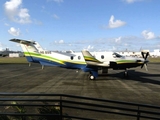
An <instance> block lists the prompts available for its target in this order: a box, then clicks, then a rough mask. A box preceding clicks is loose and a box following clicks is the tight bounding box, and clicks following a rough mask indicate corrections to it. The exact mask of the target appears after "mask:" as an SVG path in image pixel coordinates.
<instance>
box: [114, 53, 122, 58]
mask: <svg viewBox="0 0 160 120" xmlns="http://www.w3.org/2000/svg"><path fill="white" fill-rule="evenodd" d="M112 55H113V57H117V58H120V57H123V56H122V55H120V54H118V53H113V54H112Z"/></svg>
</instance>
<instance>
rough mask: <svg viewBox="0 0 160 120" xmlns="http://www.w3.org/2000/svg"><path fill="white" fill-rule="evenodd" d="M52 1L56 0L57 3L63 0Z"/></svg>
mask: <svg viewBox="0 0 160 120" xmlns="http://www.w3.org/2000/svg"><path fill="white" fill-rule="evenodd" d="M53 1H54V2H57V3H62V2H63V0H53Z"/></svg>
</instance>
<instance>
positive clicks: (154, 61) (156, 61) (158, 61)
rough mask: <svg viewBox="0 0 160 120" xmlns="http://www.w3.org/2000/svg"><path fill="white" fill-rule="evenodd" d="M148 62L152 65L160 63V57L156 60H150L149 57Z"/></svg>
mask: <svg viewBox="0 0 160 120" xmlns="http://www.w3.org/2000/svg"><path fill="white" fill-rule="evenodd" d="M148 60H149V62H151V63H152V62H153V63H160V57H157V58H151V57H149V58H148Z"/></svg>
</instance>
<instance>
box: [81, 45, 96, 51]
mask: <svg viewBox="0 0 160 120" xmlns="http://www.w3.org/2000/svg"><path fill="white" fill-rule="evenodd" d="M93 48H94V46H91V45H88V46H87V47H85V48H83V50H89V51H90V50H92V49H93Z"/></svg>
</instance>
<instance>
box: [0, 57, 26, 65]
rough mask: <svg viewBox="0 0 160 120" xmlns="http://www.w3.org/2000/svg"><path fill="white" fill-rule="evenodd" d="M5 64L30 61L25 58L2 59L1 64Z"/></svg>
mask: <svg viewBox="0 0 160 120" xmlns="http://www.w3.org/2000/svg"><path fill="white" fill-rule="evenodd" d="M3 63H28V61H27V59H26V58H25V57H17V58H11V57H0V64H3Z"/></svg>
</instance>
